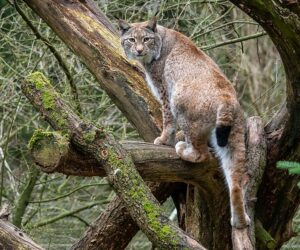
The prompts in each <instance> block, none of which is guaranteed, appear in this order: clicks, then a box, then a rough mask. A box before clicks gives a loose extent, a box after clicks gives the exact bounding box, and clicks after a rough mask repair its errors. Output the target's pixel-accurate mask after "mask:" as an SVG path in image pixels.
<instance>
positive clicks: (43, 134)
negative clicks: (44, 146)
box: [28, 129, 53, 149]
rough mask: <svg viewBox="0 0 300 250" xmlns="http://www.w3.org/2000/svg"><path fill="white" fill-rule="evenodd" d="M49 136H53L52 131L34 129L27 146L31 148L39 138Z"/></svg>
mask: <svg viewBox="0 0 300 250" xmlns="http://www.w3.org/2000/svg"><path fill="white" fill-rule="evenodd" d="M49 136H53V132H45V131H43V130H41V129H37V130H35V131H34V133H33V135H32V137H31V139H30V141H29V143H28V148H29V149H32V148H33V146H34V145H35V144H36V142H38V141H39V140H41V139H43V138H45V137H49Z"/></svg>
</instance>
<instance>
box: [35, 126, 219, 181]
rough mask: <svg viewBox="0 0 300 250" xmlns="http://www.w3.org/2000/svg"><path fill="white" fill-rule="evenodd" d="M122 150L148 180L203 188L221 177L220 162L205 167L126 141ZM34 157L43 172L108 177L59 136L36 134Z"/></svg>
mask: <svg viewBox="0 0 300 250" xmlns="http://www.w3.org/2000/svg"><path fill="white" fill-rule="evenodd" d="M121 145H122V147H123V148H124V149H125V150H126V151H127V153H128V154H130V155H131V157H132V160H133V162H134V164H135V166H136V168H137V170H138V171H139V173H140V175H141V176H142V177H143V179H144V180H147V181H159V182H186V183H190V184H194V185H199V183H202V182H209V180H211V179H212V178H213V176H218V178H222V177H221V173H220V171H219V168H218V162H217V160H216V159H214V160H211V161H209V162H205V163H197V164H196V163H190V162H185V161H182V160H181V159H180V158H179V156H178V155H177V154H176V152H175V150H174V148H172V147H168V146H158V145H154V144H152V143H147V142H138V141H123V142H121ZM30 150H31V155H32V156H33V160H34V162H35V163H36V164H37V165H38V166H39V167H40V169H41V170H42V171H43V172H46V173H53V172H58V173H62V174H65V175H78V176H106V173H105V170H104V167H103V164H101V163H99V162H98V161H97V160H96V159H95V158H93V157H92V156H90V155H87V154H84V153H83V152H80V151H78V150H76V148H75V147H74V145H72V143H70V142H69V141H68V140H66V138H65V136H63V135H62V134H61V133H59V132H42V131H40V130H38V131H36V132H35V134H34V135H33V136H32V138H31V141H30Z"/></svg>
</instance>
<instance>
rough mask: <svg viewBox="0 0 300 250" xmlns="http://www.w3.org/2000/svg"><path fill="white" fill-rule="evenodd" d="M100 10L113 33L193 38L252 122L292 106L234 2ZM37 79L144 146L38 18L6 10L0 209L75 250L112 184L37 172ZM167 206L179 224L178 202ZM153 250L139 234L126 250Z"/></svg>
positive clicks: (0, 79) (2, 18)
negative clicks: (148, 30) (32, 92)
mask: <svg viewBox="0 0 300 250" xmlns="http://www.w3.org/2000/svg"><path fill="white" fill-rule="evenodd" d="M15 4H16V3H15ZM96 4H97V5H98V6H99V8H100V9H101V10H102V11H103V12H104V13H105V14H106V15H107V16H108V17H109V18H110V20H111V21H112V22H113V23H116V20H117V19H118V18H123V19H126V20H128V21H129V22H135V21H142V20H146V19H148V18H149V17H151V16H153V15H157V16H158V18H159V23H160V24H162V25H164V26H166V27H169V28H173V29H176V30H178V31H180V32H182V33H184V34H186V35H187V36H189V37H190V38H191V39H192V40H193V41H194V42H195V43H196V44H197V45H198V46H199V47H201V48H203V49H204V50H206V52H207V53H208V54H209V55H210V56H211V57H213V58H214V60H215V61H216V62H217V63H218V64H219V66H220V67H221V68H222V70H223V71H224V72H225V74H226V75H227V76H228V78H229V79H230V80H231V82H232V83H233V85H234V86H235V88H236V90H237V93H238V97H239V100H240V102H241V103H242V105H243V107H244V110H245V116H253V115H260V116H262V117H263V119H264V120H265V121H268V119H269V118H270V117H271V116H272V115H273V114H274V112H276V110H277V109H278V107H279V106H280V104H281V103H282V101H283V100H284V97H285V94H284V93H285V89H284V88H285V84H284V81H285V75H284V70H283V66H282V63H281V61H280V57H279V55H278V53H277V51H276V49H275V47H274V45H273V44H272V42H271V41H270V39H269V38H268V37H267V36H265V35H264V33H263V30H262V28H261V27H260V26H259V25H258V24H257V23H255V22H254V21H253V20H251V19H250V18H249V17H247V16H246V15H245V14H243V13H242V12H241V11H240V10H238V9H237V8H235V7H234V6H233V5H232V4H231V3H229V2H228V1H224V0H189V1H179V0H177V1H176V0H168V1H164V0H160V1H154V0H150V1H144V0H143V1H142V0H123V1H121V0H113V1H109V0H98V1H96ZM18 7H19V8H18ZM26 17H27V19H28V20H29V21H28V20H27V21H26V20H24V18H25V19H26ZM30 24H31V25H32V26H34V27H35V29H36V30H35V31H33V30H32V29H31V28H30ZM250 38H252V39H251V40H249V39H250ZM53 50H55V51H56V56H55V53H53ZM57 55H59V56H57ZM36 70H39V71H42V72H43V73H44V74H45V75H47V77H49V78H50V79H51V81H52V83H54V84H55V87H56V89H57V90H58V91H59V92H60V93H61V94H62V95H63V96H64V98H65V100H67V101H68V102H69V103H70V104H71V105H72V106H73V107H74V109H77V110H78V112H81V113H82V115H83V116H84V117H87V118H88V119H90V120H92V121H93V122H94V123H95V124H101V125H103V126H106V127H107V128H109V129H110V130H111V132H112V133H113V134H114V135H115V136H116V137H117V138H119V139H132V138H135V139H138V135H137V133H136V131H135V130H134V128H133V127H132V126H131V125H130V124H129V123H128V121H127V120H126V119H125V118H124V117H123V116H122V114H121V113H120V111H119V110H117V109H116V107H115V106H114V105H113V104H112V103H111V101H110V99H109V98H108V96H107V95H106V94H105V93H104V92H103V90H101V89H100V88H99V85H98V84H97V82H96V81H95V79H94V77H93V76H92V75H91V74H90V73H89V71H88V70H87V69H86V67H85V66H84V65H83V64H82V63H81V61H80V59H79V58H77V57H76V56H75V55H74V54H73V53H72V52H71V51H70V50H69V49H68V48H67V47H66V46H65V45H64V44H63V43H62V42H61V41H60V39H59V38H58V37H57V36H56V35H55V34H54V33H53V32H52V31H51V29H50V28H49V27H48V26H47V25H46V24H45V23H44V22H43V21H42V20H41V19H40V18H39V17H37V16H36V15H35V14H34V13H32V11H31V10H30V9H29V8H28V7H27V6H26V5H25V4H23V3H22V2H21V1H18V2H17V5H14V3H13V2H8V1H7V0H0V167H1V178H0V205H2V204H3V203H4V202H8V203H9V204H10V205H11V207H12V216H13V218H12V219H13V222H14V223H15V224H17V225H18V226H20V227H21V228H22V229H23V230H25V231H26V232H27V233H29V234H30V235H31V236H32V237H33V238H34V239H35V240H36V241H37V242H38V243H40V244H42V245H43V246H44V247H46V248H47V249H67V248H68V247H69V246H70V245H71V244H72V243H74V242H75V241H76V240H77V239H78V237H80V235H81V234H82V233H83V231H84V229H85V228H86V226H87V225H89V224H90V223H91V222H92V221H93V220H94V219H95V218H96V217H97V216H98V215H99V214H100V212H101V211H102V210H103V209H105V205H106V204H107V203H108V202H109V200H111V199H112V197H114V195H115V194H114V192H113V191H112V190H111V188H110V187H109V186H108V185H107V182H106V180H105V178H103V179H101V178H79V177H66V176H62V175H58V174H51V175H46V174H43V173H40V172H39V171H38V170H36V168H35V167H34V164H33V162H32V160H31V159H30V156H29V152H28V148H27V143H28V141H29V139H30V137H31V135H32V133H33V131H34V130H35V129H37V128H43V129H46V130H49V129H50V127H49V126H48V125H47V124H46V123H45V122H44V121H43V120H42V118H41V117H40V116H39V115H38V114H37V112H36V111H35V110H34V109H33V108H32V107H31V105H30V104H29V103H28V101H27V100H26V99H25V98H24V96H23V95H22V93H21V92H20V87H19V84H20V80H21V79H22V78H23V77H25V76H27V75H28V74H29V73H31V72H33V71H36ZM77 96H78V97H77ZM165 206H166V209H168V211H169V212H170V216H172V217H173V218H175V216H174V213H172V211H174V208H173V204H172V202H171V201H170V200H168V202H166V204H165ZM171 213H172V215H171ZM296 244H297V242H294V243H292V244H291V245H289V246H287V248H288V249H292V247H295V246H296ZM150 247H151V245H150V243H149V242H148V241H147V239H145V237H144V236H143V235H142V234H138V235H137V236H136V237H135V238H134V239H133V241H132V243H131V245H130V246H128V249H150ZM295 249H296V248H295ZM298 249H299V248H298Z"/></svg>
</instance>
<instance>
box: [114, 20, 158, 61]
mask: <svg viewBox="0 0 300 250" xmlns="http://www.w3.org/2000/svg"><path fill="white" fill-rule="evenodd" d="M119 27H120V30H121V35H122V36H121V43H122V46H123V48H124V51H125V54H126V56H127V57H128V58H129V59H134V60H138V61H140V62H141V63H143V64H147V63H151V62H152V61H153V60H154V59H158V58H159V56H160V51H161V45H162V40H161V36H160V35H159V34H158V32H157V26H156V17H153V18H152V19H151V20H149V21H147V22H143V23H133V24H129V23H127V22H126V21H124V20H119Z"/></svg>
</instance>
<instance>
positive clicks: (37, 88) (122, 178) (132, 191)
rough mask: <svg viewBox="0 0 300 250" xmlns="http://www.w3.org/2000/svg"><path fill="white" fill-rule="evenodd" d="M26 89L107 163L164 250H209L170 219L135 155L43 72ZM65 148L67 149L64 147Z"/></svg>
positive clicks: (50, 117)
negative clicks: (81, 112) (85, 116)
mask: <svg viewBox="0 0 300 250" xmlns="http://www.w3.org/2000/svg"><path fill="white" fill-rule="evenodd" d="M21 87H22V91H23V93H24V94H25V95H26V97H27V98H28V99H29V100H30V102H31V103H32V105H33V106H34V107H35V108H37V109H38V110H39V112H40V113H41V114H42V115H43V117H44V118H45V119H46V121H47V122H48V123H50V124H51V126H52V127H53V129H55V130H61V131H63V133H64V134H65V135H64V137H65V138H70V142H71V143H72V144H73V145H74V146H75V147H76V148H77V149H78V150H80V151H82V152H85V153H87V154H90V155H91V156H92V157H93V158H95V159H96V160H97V162H98V163H99V164H101V165H103V168H104V170H105V173H106V175H107V178H108V181H109V183H110V184H111V185H112V187H113V188H114V190H115V191H116V193H117V194H118V196H119V197H120V198H121V199H122V201H123V202H124V204H125V205H126V208H127V210H128V211H129V213H130V215H131V217H132V219H133V220H134V221H135V223H137V225H138V226H139V228H140V229H141V230H142V231H143V232H144V233H145V234H146V235H147V237H148V238H149V240H151V242H152V243H153V244H154V245H155V246H157V247H159V248H162V249H184V248H188V249H194V250H202V249H205V248H204V247H202V246H201V244H200V243H198V242H197V241H195V240H194V239H193V238H191V237H189V236H188V235H186V234H185V233H184V231H182V230H181V229H180V228H178V227H177V226H176V225H175V224H174V223H172V222H170V220H169V219H168V217H167V216H166V214H165V212H164V211H163V209H162V208H161V206H160V205H159V203H158V201H157V200H156V199H155V197H154V196H153V194H152V193H151V191H150V189H149V187H148V186H147V185H145V183H144V181H143V179H142V178H141V176H140V175H139V174H138V172H137V170H136V169H135V167H134V164H133V161H132V158H131V156H130V154H128V153H127V152H126V151H125V150H124V149H123V148H122V146H121V145H120V144H119V143H118V142H117V141H115V139H114V138H113V137H112V136H111V135H109V134H108V133H107V132H105V131H104V129H103V128H98V127H95V126H94V125H93V124H91V123H89V122H87V121H84V120H82V119H80V118H79V117H78V116H77V115H76V114H75V113H74V112H73V111H72V110H71V109H70V108H69V107H68V106H67V105H66V104H65V103H64V102H63V100H62V99H61V97H60V96H59V94H58V93H56V92H55V90H54V88H53V87H52V85H51V84H50V83H49V81H48V80H47V79H46V78H45V76H44V75H42V74H41V73H39V72H36V73H33V74H31V75H30V76H29V77H27V78H26V80H24V81H22V84H21ZM62 150H63V149H62Z"/></svg>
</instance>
